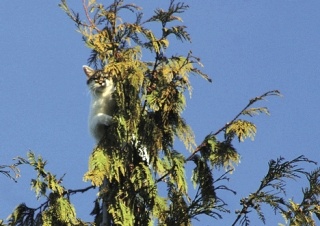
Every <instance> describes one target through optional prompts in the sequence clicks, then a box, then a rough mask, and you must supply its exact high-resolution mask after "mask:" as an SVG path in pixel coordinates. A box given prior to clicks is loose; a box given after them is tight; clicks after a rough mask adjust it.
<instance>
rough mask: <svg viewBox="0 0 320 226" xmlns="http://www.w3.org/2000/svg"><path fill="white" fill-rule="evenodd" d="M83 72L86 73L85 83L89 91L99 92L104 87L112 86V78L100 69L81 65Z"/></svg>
mask: <svg viewBox="0 0 320 226" xmlns="http://www.w3.org/2000/svg"><path fill="white" fill-rule="evenodd" d="M83 70H84V73H85V74H86V75H87V79H88V80H87V84H88V86H89V88H90V90H91V91H94V92H99V91H101V92H102V91H103V90H104V89H105V88H108V87H112V86H113V82H112V79H110V78H108V76H107V75H106V74H105V73H104V72H103V71H101V70H97V71H96V70H94V69H92V68H91V67H88V66H83Z"/></svg>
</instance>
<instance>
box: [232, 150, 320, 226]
mask: <svg viewBox="0 0 320 226" xmlns="http://www.w3.org/2000/svg"><path fill="white" fill-rule="evenodd" d="M298 163H300V164H301V163H313V164H315V162H313V161H311V160H309V159H307V158H305V157H304V156H299V157H297V158H295V159H293V160H291V161H284V158H278V159H277V160H271V161H270V162H269V169H268V172H267V174H266V176H265V177H264V178H263V179H262V180H261V184H260V186H259V188H258V189H257V190H256V191H255V192H254V193H251V194H250V195H249V196H248V197H245V198H242V199H241V201H240V204H241V205H242V209H241V210H238V211H237V213H238V217H237V219H236V220H235V222H234V223H233V225H236V223H237V222H238V221H240V223H241V224H242V225H249V224H250V220H249V217H248V214H249V213H250V212H251V211H250V210H251V209H252V210H255V211H256V213H257V214H258V216H259V218H260V219H261V221H262V222H263V223H266V218H265V216H264V214H263V212H262V210H261V206H262V204H267V205H269V206H271V207H272V209H273V210H274V211H275V212H279V213H280V214H281V215H282V216H283V217H284V219H285V221H286V223H287V224H288V225H290V226H298V225H312V226H313V225H316V224H315V221H314V219H313V213H315V214H316V216H317V217H318V216H319V206H320V199H319V198H320V189H319V188H320V186H319V185H320V169H319V168H318V169H316V170H315V171H313V172H311V173H309V172H306V171H305V170H303V169H302V168H299V167H298V165H297V164H298ZM301 175H304V176H306V178H307V180H308V181H309V184H310V186H309V188H305V189H303V194H304V196H303V199H302V202H301V203H300V204H298V203H295V202H294V201H293V200H289V201H286V200H285V197H284V195H285V194H286V180H287V179H293V180H295V179H298V178H300V177H301ZM281 225H282V224H281Z"/></svg>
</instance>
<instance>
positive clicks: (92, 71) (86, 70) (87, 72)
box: [82, 65, 96, 78]
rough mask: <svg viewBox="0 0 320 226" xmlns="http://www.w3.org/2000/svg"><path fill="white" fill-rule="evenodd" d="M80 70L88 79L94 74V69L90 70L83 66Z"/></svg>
mask: <svg viewBox="0 0 320 226" xmlns="http://www.w3.org/2000/svg"><path fill="white" fill-rule="evenodd" d="M82 68H83V71H84V73H85V74H86V75H87V77H88V78H90V77H91V76H92V75H94V73H95V72H96V71H95V70H94V69H92V68H91V67H89V66H87V65H83V66H82Z"/></svg>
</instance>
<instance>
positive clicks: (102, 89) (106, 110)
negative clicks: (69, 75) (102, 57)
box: [83, 66, 149, 164]
mask: <svg viewBox="0 0 320 226" xmlns="http://www.w3.org/2000/svg"><path fill="white" fill-rule="evenodd" d="M83 70H84V73H85V74H86V75H87V78H88V80H87V85H88V87H89V89H90V92H91V106H90V114H89V128H90V132H91V134H92V136H93V137H94V138H95V140H96V143H99V141H100V140H101V138H102V137H103V136H104V135H105V133H106V129H107V126H109V125H110V124H111V123H112V115H113V113H114V108H115V101H114V99H113V98H112V94H113V92H114V91H115V89H116V88H115V85H114V83H113V81H112V79H111V78H108V76H107V75H106V74H105V73H104V72H103V71H102V70H94V69H92V68H90V67H88V66H83ZM131 144H132V145H133V146H134V147H135V148H136V149H137V152H138V155H139V156H140V157H141V158H142V160H143V161H145V162H146V163H147V164H149V155H148V153H147V149H146V147H145V146H141V144H140V142H139V141H138V140H137V138H136V137H135V136H134V135H132V140H131Z"/></svg>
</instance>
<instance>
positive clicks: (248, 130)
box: [226, 119, 257, 142]
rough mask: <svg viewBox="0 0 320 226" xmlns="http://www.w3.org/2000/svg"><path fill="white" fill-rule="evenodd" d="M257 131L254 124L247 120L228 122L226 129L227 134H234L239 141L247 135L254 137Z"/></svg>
mask: <svg viewBox="0 0 320 226" xmlns="http://www.w3.org/2000/svg"><path fill="white" fill-rule="evenodd" d="M256 132H257V128H256V126H255V125H254V124H253V123H252V122H249V121H244V120H240V119H239V120H237V121H234V122H233V123H232V124H230V125H229V126H228V127H227V129H226V134H227V135H230V134H231V135H232V134H234V135H236V136H237V137H238V139H239V141H242V142H243V141H244V139H246V138H247V137H249V138H251V140H253V139H254V136H255V134H256Z"/></svg>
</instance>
